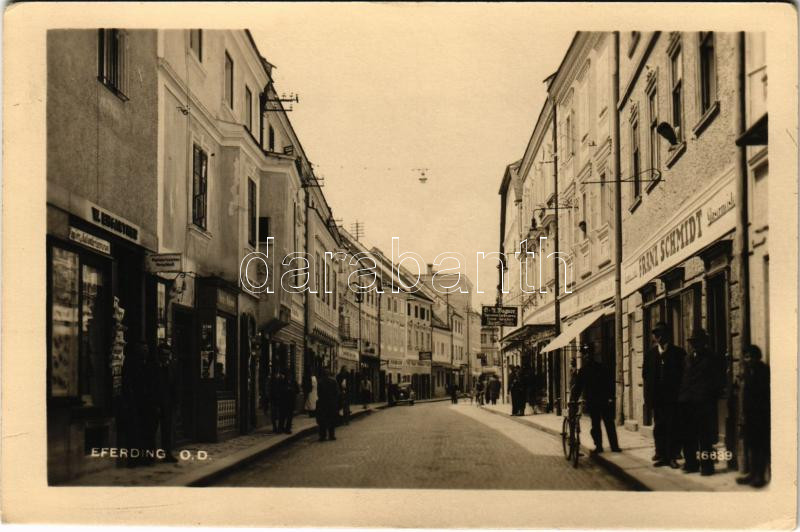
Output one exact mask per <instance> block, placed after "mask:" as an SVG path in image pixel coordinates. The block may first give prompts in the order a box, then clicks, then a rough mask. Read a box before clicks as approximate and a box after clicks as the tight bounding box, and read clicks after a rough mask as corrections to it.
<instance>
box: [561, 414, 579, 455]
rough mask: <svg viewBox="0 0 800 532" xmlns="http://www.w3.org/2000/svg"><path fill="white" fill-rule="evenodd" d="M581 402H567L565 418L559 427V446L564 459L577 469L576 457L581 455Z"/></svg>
mask: <svg viewBox="0 0 800 532" xmlns="http://www.w3.org/2000/svg"><path fill="white" fill-rule="evenodd" d="M582 403H583V401H569V402H568V403H567V417H565V418H564V423H563V424H562V425H561V446H562V448H563V450H564V458H566V459H567V460H570V461H572V467H578V457H579V456H580V455H581V450H580V449H581V409H580V405H581V404H582Z"/></svg>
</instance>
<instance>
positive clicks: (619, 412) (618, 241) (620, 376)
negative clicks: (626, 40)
mask: <svg viewBox="0 0 800 532" xmlns="http://www.w3.org/2000/svg"><path fill="white" fill-rule="evenodd" d="M612 68H613V71H612V79H613V81H612V85H613V86H612V91H613V93H614V106H613V107H612V113H611V119H612V125H613V131H612V135H613V139H612V142H611V143H612V144H613V145H614V185H615V186H614V352H615V359H616V362H615V366H616V370H617V375H616V380H617V385H616V405H615V407H616V418H617V425H623V424H624V423H625V408H624V407H625V404H624V403H625V401H624V400H623V397H624V395H625V373H624V368H623V360H624V359H623V353H622V349H623V347H622V176H621V175H620V166H621V165H620V134H619V113H620V111H619V32H618V31H615V32H614V66H613V67H612ZM628 334H629V335H630V334H631V331H628ZM631 382H633V381H631ZM631 406H633V405H631Z"/></svg>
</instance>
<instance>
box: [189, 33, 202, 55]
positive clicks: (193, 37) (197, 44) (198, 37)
mask: <svg viewBox="0 0 800 532" xmlns="http://www.w3.org/2000/svg"><path fill="white" fill-rule="evenodd" d="M189 49H190V50H191V51H192V52H194V55H195V56H197V60H198V61H200V62H202V61H203V30H189Z"/></svg>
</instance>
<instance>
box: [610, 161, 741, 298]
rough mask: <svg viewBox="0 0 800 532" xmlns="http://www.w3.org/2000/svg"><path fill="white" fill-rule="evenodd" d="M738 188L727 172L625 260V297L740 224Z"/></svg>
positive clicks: (623, 288)
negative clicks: (737, 208)
mask: <svg viewBox="0 0 800 532" xmlns="http://www.w3.org/2000/svg"><path fill="white" fill-rule="evenodd" d="M734 191H735V182H734V180H733V176H732V174H730V173H726V174H725V176H724V177H723V178H722V179H719V180H716V181H715V183H714V184H712V185H711V186H710V187H709V188H708V189H707V190H706V192H705V193H704V194H702V195H701V196H700V198H699V201H696V202H693V203H692V204H690V205H687V206H686V208H685V209H683V210H682V211H681V212H679V213H678V214H676V215H675V217H673V219H672V221H671V222H669V223H667V224H665V225H664V226H663V228H662V229H661V230H660V231H658V233H656V234H655V235H654V237H653V238H651V239H650V240H649V241H648V242H647V243H646V245H645V246H644V247H640V248H639V249H638V250H637V251H636V252H635V253H634V254H633V255H632V256H631V257H630V258H629V259H627V260H625V263H624V265H623V268H624V277H623V287H622V292H623V293H622V295H623V297H624V296H626V295H628V294H630V293H631V292H633V291H634V290H637V289H638V288H639V287H640V286H642V285H643V284H645V283H646V282H648V281H649V280H650V279H652V278H653V277H655V276H657V275H659V274H661V273H663V272H665V271H667V270H668V269H670V268H672V267H673V266H675V265H677V264H679V263H680V262H681V261H683V260H685V259H686V258H687V257H690V256H692V255H694V254H695V253H697V252H698V251H700V250H701V249H703V248H704V247H705V246H707V245H708V244H711V243H712V242H714V241H715V240H717V239H718V238H720V237H721V236H723V235H724V234H725V233H727V232H728V231H730V230H732V229H733V228H734V227H735V226H736V218H735V216H736V210H735V209H734V207H735V204H736V199H735V198H736V196H735V192H734Z"/></svg>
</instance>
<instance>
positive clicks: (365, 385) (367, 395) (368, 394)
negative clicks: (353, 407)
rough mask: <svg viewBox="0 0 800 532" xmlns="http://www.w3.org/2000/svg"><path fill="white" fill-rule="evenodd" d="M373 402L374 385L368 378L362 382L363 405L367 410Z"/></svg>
mask: <svg viewBox="0 0 800 532" xmlns="http://www.w3.org/2000/svg"><path fill="white" fill-rule="evenodd" d="M370 402H372V383H371V382H370V380H369V379H368V378H366V377H364V379H363V380H362V381H361V403H362V408H364V409H365V410H366V408H367V404H368V403H370Z"/></svg>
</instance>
